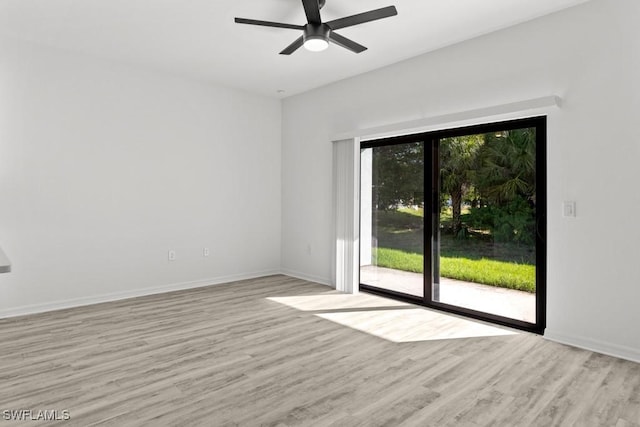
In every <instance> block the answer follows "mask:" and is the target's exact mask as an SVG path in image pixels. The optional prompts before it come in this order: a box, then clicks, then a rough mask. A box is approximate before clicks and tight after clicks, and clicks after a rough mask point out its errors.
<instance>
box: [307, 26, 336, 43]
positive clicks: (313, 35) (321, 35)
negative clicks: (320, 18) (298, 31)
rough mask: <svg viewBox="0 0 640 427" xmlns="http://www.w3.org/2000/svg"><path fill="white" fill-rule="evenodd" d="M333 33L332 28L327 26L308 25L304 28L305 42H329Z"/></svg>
mask: <svg viewBox="0 0 640 427" xmlns="http://www.w3.org/2000/svg"><path fill="white" fill-rule="evenodd" d="M330 33H331V28H329V26H328V25H327V24H307V25H305V26H304V32H303V36H304V41H305V42H306V41H307V40H313V39H318V40H325V41H327V40H329V34H330Z"/></svg>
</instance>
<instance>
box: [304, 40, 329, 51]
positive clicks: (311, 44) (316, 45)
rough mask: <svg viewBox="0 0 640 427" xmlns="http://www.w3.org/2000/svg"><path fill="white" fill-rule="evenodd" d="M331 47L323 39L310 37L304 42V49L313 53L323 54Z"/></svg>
mask: <svg viewBox="0 0 640 427" xmlns="http://www.w3.org/2000/svg"><path fill="white" fill-rule="evenodd" d="M328 47H329V42H328V41H327V40H325V39H324V38H322V37H310V38H307V39H306V40H305V41H304V48H305V49H307V50H308V51H311V52H322V51H323V50H325V49H326V48H328Z"/></svg>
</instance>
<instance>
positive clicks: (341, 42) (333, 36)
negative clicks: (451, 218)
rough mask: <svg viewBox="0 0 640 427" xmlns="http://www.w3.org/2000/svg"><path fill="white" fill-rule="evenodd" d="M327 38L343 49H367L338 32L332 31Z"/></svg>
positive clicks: (359, 50)
mask: <svg viewBox="0 0 640 427" xmlns="http://www.w3.org/2000/svg"><path fill="white" fill-rule="evenodd" d="M329 40H331V41H332V42H334V43H335V44H337V45H338V46H342V47H343V48H345V49H349V50H350V51H351V52H355V53H360V52H364V51H365V50H367V48H366V47H364V46H362V45H361V44H358V43H356V42H354V41H353V40H350V39H348V38H346V37H343V36H341V35H340V34H338V33H334V32H333V31H331V32H330V33H329Z"/></svg>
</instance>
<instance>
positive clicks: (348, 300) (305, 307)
mask: <svg viewBox="0 0 640 427" xmlns="http://www.w3.org/2000/svg"><path fill="white" fill-rule="evenodd" d="M267 299H268V300H270V301H275V302H279V303H280V304H284V305H287V306H289V307H291V308H295V309H298V310H301V311H318V310H342V309H347V308H377V307H411V305H410V304H407V303H404V302H400V301H394V300H390V299H386V298H381V297H377V296H375V295H371V294H356V295H352V294H343V293H339V292H337V291H335V293H329V294H322V295H304V296H295V297H270V298H267Z"/></svg>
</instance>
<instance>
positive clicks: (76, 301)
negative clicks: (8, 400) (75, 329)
mask: <svg viewBox="0 0 640 427" xmlns="http://www.w3.org/2000/svg"><path fill="white" fill-rule="evenodd" d="M274 274H281V271H280V270H265V271H257V272H253V273H243V274H233V275H229V276H221V277H215V278H211V279H202V280H195V281H191V282H182V283H173V284H169V285H163V286H156V287H153V288H142V289H134V290H130V291H123V292H113V293H109V294H101V295H94V296H90V297H81V298H72V299H68V300H60V301H54V302H49V303H44V304H33V305H24V306H21V307H16V308H10V309H7V310H0V319H2V318H8V317H17V316H24V315H28V314H36V313H44V312H47V311H55V310H62V309H65V308H73V307H81V306H84V305H92V304H100V303H103V302H111V301H118V300H123V299H129V298H136V297H143V296H147V295H154V294H161V293H166V292H173V291H181V290H185V289H194V288H201V287H205V286H212V285H221V284H224V283H229V282H236V281H238V280H247V279H255V278H258V277H265V276H271V275H274Z"/></svg>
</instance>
